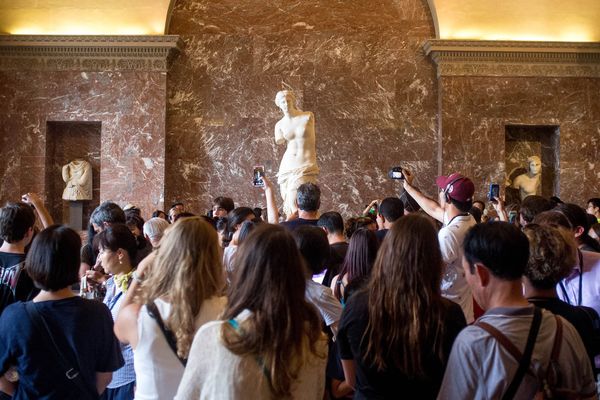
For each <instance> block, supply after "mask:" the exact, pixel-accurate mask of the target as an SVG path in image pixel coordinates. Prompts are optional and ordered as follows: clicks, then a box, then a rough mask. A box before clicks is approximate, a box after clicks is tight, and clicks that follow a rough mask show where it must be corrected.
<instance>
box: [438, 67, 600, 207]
mask: <svg viewBox="0 0 600 400" xmlns="http://www.w3.org/2000/svg"><path fill="white" fill-rule="evenodd" d="M441 93H442V100H441V103H442V105H441V108H442V148H443V155H442V160H443V161H442V167H443V170H444V172H448V171H451V170H453V169H454V168H458V167H460V166H464V171H465V173H466V174H467V175H469V176H472V177H474V182H475V187H476V197H479V198H484V196H485V193H486V191H487V188H488V185H489V183H490V182H504V179H505V175H506V174H507V173H510V170H507V169H506V168H505V153H506V150H507V148H506V142H505V139H506V137H505V135H506V126H507V125H517V126H518V125H539V126H558V132H559V133H558V144H552V143H549V142H548V141H546V143H547V144H546V145H545V146H544V143H543V142H542V146H541V147H540V149H539V151H541V153H542V161H544V158H546V160H548V159H550V158H551V157H550V155H552V153H554V157H555V158H556V164H557V166H558V175H559V176H558V180H557V183H556V188H557V191H556V193H555V194H556V195H558V196H559V197H560V198H561V199H562V200H563V201H565V202H573V203H577V204H580V205H585V202H586V201H587V199H588V198H590V197H596V196H597V195H598V194H599V193H600V80H598V79H591V78H544V77H537V78H506V77H501V78H500V77H499V78H494V77H443V78H442V79H441ZM552 146H554V149H552V148H551V147H552ZM511 149H512V147H511V145H510V144H509V146H508V150H509V151H511ZM536 151H537V150H536ZM544 152H546V153H547V156H546V157H544ZM519 153H521V154H522V153H524V151H520V152H519ZM508 161H511V160H508ZM508 161H507V164H506V165H507V168H510V166H511V162H508ZM544 162H546V161H544ZM544 174H546V172H545V169H544V170H543V171H542V178H543V180H546V179H547V178H546V177H545V175H544ZM543 184H544V183H543ZM545 184H546V185H548V183H547V182H546V183H545ZM546 194H547V195H551V194H548V193H546Z"/></svg>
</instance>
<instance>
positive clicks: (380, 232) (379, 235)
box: [375, 229, 389, 244]
mask: <svg viewBox="0 0 600 400" xmlns="http://www.w3.org/2000/svg"><path fill="white" fill-rule="evenodd" d="M388 231H389V229H380V230H378V231H377V232H375V236H377V240H379V243H380V244H381V242H383V239H385V235H387V233H388Z"/></svg>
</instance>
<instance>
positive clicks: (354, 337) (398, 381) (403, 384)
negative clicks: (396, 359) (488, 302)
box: [337, 290, 466, 400]
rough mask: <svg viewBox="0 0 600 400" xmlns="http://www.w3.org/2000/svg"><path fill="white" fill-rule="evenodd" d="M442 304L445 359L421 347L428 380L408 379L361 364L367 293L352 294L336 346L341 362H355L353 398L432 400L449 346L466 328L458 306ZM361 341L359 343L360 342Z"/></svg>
mask: <svg viewBox="0 0 600 400" xmlns="http://www.w3.org/2000/svg"><path fill="white" fill-rule="evenodd" d="M442 302H443V305H444V312H443V318H444V337H443V338H442V340H443V349H444V354H445V359H444V360H443V362H441V361H440V360H437V357H435V355H434V354H432V352H431V351H427V350H431V348H432V347H433V343H432V344H431V345H427V344H425V345H424V346H423V349H425V350H424V351H425V352H426V354H423V357H424V358H423V360H424V370H425V371H426V375H427V378H423V379H409V378H408V377H407V376H405V375H403V374H402V373H400V371H398V370H397V369H395V368H388V369H387V370H385V371H382V372H379V371H377V368H376V367H373V366H371V365H369V364H368V363H365V362H364V355H365V352H366V349H367V343H366V340H365V341H362V337H363V334H364V333H365V331H366V328H367V323H368V322H369V314H368V312H369V311H368V292H367V291H366V290H362V291H360V292H357V293H355V294H354V295H353V296H352V297H351V298H350V299H349V301H348V304H347V305H346V308H345V309H344V312H343V313H342V319H341V322H340V326H339V330H338V335H337V345H338V347H339V351H340V357H341V359H342V360H349V359H354V360H355V361H356V393H355V395H354V399H355V400H358V399H398V398H400V397H402V396H403V395H408V394H414V395H415V396H414V397H415V398H419V399H435V398H436V396H437V394H438V391H439V388H440V385H441V383H442V378H443V376H444V371H445V368H446V363H447V361H448V356H449V355H450V350H451V349H452V344H453V343H454V339H456V336H457V335H458V333H459V332H460V331H461V330H462V329H463V328H464V327H465V326H466V321H465V316H464V314H463V312H462V309H461V308H460V306H459V305H458V304H456V303H453V302H451V301H450V300H446V299H442ZM361 341H362V343H361Z"/></svg>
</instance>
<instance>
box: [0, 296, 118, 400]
mask: <svg viewBox="0 0 600 400" xmlns="http://www.w3.org/2000/svg"><path fill="white" fill-rule="evenodd" d="M25 304H26V303H23V302H18V303H15V304H12V305H10V306H9V307H7V308H6V310H5V311H4V313H3V314H2V316H0V327H2V329H0V375H1V374H4V373H5V372H6V371H7V369H8V368H9V367H10V366H13V365H14V366H16V367H17V371H18V372H19V385H18V387H17V391H16V392H15V395H14V397H13V399H14V400H19V399H47V400H50V399H57V400H58V399H65V400H66V399H83V398H87V397H85V396H83V395H81V393H80V392H79V390H78V388H77V386H76V385H75V384H74V383H72V382H69V381H68V380H67V378H66V377H65V374H64V372H63V371H62V370H61V368H60V367H59V362H58V361H57V359H56V356H55V355H54V352H53V351H52V350H51V349H49V348H47V347H48V346H47V345H46V344H45V343H46V340H47V339H44V336H42V335H46V337H47V333H45V331H44V332H39V331H38V330H36V328H35V327H34V325H33V322H32V321H31V319H30V318H29V316H28V314H27V311H26V310H25ZM34 304H35V307H36V309H37V311H38V312H39V313H40V314H41V316H42V318H44V320H45V321H46V323H47V325H48V329H49V330H50V332H51V333H52V337H53V338H54V341H55V342H56V345H57V346H58V348H59V349H61V351H62V353H63V354H64V356H65V357H66V358H67V359H68V360H72V361H70V362H71V363H73V364H74V365H75V364H78V366H79V372H80V376H81V378H82V380H83V382H84V384H86V385H88V387H89V391H92V390H93V391H96V372H112V371H116V370H117V369H119V368H120V367H121V366H123V364H124V362H123V356H122V355H121V349H120V346H119V341H118V340H117V338H116V337H115V334H114V333H113V320H112V316H111V314H110V311H109V310H108V308H107V307H106V305H104V304H103V303H100V302H98V301H94V300H86V299H82V298H80V297H70V298H67V299H61V300H53V301H43V302H38V303H34ZM75 360H76V363H75Z"/></svg>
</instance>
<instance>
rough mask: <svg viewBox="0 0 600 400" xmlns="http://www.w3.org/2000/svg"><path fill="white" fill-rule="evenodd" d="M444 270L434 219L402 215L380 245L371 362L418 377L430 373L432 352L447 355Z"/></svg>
mask: <svg viewBox="0 0 600 400" xmlns="http://www.w3.org/2000/svg"><path fill="white" fill-rule="evenodd" d="M441 274H442V255H441V252H440V248H439V244H438V238H437V234H436V231H435V229H434V227H433V224H432V223H431V221H430V220H429V219H427V218H425V217H423V216H420V215H416V214H411V215H408V216H405V217H402V218H400V220H398V221H397V222H396V223H395V224H393V225H392V228H391V229H390V231H389V232H388V233H387V236H386V238H385V240H384V241H383V245H382V246H381V248H380V249H379V254H378V255H377V259H376V260H375V265H374V266H373V272H372V278H371V281H370V282H369V285H368V298H369V303H368V309H369V322H368V325H367V329H366V331H365V334H364V336H363V340H366V343H367V352H366V356H365V361H366V362H368V363H371V365H373V366H375V367H377V369H378V370H385V369H387V368H397V369H399V370H400V371H401V372H402V373H403V374H404V375H406V376H408V377H411V378H416V377H423V376H425V371H424V361H423V360H424V358H425V357H426V355H427V354H429V353H433V354H435V355H436V356H437V357H438V358H439V359H440V360H443V359H444V357H445V355H444V354H443V350H442V344H443V343H442V337H443V329H444V325H443V321H442V312H443V311H442V307H443V305H442V298H441V294H440V282H441Z"/></svg>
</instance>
